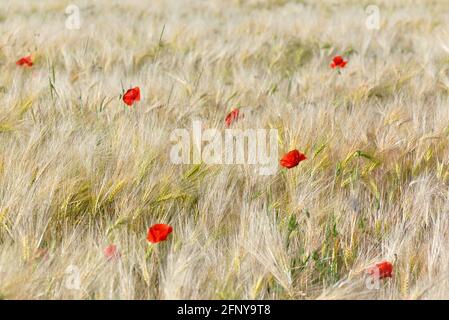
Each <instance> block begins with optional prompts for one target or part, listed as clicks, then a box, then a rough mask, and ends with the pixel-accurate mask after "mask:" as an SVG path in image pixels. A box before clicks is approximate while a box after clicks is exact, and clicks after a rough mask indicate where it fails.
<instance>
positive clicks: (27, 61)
mask: <svg viewBox="0 0 449 320" xmlns="http://www.w3.org/2000/svg"><path fill="white" fill-rule="evenodd" d="M16 64H17V65H18V66H24V65H26V66H28V67H31V66H32V65H33V61H32V60H31V56H27V57H23V58H20V59H19V60H17V62H16Z"/></svg>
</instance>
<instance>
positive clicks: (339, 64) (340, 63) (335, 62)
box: [331, 56, 348, 69]
mask: <svg viewBox="0 0 449 320" xmlns="http://www.w3.org/2000/svg"><path fill="white" fill-rule="evenodd" d="M347 63H348V61H345V60H343V57H342V56H335V57H334V59H332V63H331V68H332V69H335V68H344V67H345V66H346V64H347Z"/></svg>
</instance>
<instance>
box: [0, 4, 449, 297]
mask: <svg viewBox="0 0 449 320" xmlns="http://www.w3.org/2000/svg"><path fill="white" fill-rule="evenodd" d="M71 2H72V1H56V0H42V1H37V0H36V1H25V0H24V1H2V2H1V4H0V12H1V13H2V15H1V17H0V21H1V22H0V31H1V32H0V69H1V74H0V89H1V90H0V97H1V100H0V101H1V106H0V146H1V153H0V295H1V297H2V298H6V299H17V298H32V299H54V298H56V299H59V298H62V299H70V298H82V299H178V298H184V299H201V298H202V299H230V298H242V299H250V298H251V299H252V298H255V299H315V298H320V299H344V298H356V299H366V298H368V299H427V298H437V299H438V298H449V291H448V290H447V288H448V285H449V194H448V182H449V171H448V168H449V142H448V135H449V104H448V91H449V25H448V24H447V23H448V21H449V14H448V12H449V4H448V2H447V1H444V0H441V1H436V0H434V1H431V0H428V1H421V2H420V3H421V4H418V5H416V4H414V3H415V1H406V0H394V1H393V0H384V1H376V3H377V4H378V5H379V7H380V9H381V28H380V30H379V31H377V32H376V31H368V30H367V29H366V28H365V18H366V15H365V13H364V8H365V6H366V5H367V4H369V3H370V2H369V1H355V0H346V1H312V0H304V1H299V0H298V1H293V0H291V1H288V0H265V1H264V0H259V1H256V0H254V1H251V0H234V1H231V0H230V1H223V0H216V1H215V0H212V1H200V0H184V1H181V0H178V1H176V0H157V1H156V0H151V1H141V0H131V1H106V0H102V1H95V2H94V3H95V4H90V3H91V2H90V1H81V0H79V1H73V2H76V4H77V5H79V7H80V9H81V19H82V25H81V29H80V30H67V29H65V27H64V22H65V19H66V16H65V15H64V10H65V8H66V6H67V5H68V4H70V3H71ZM164 25H165V30H164V32H163V33H162V30H163V28H164ZM161 35H162V36H161ZM28 53H31V54H33V57H35V65H34V66H33V67H32V68H30V69H26V68H19V67H17V66H16V65H15V64H14V62H15V61H16V60H17V59H18V58H19V57H21V56H24V55H27V54H28ZM342 53H344V54H345V57H346V58H348V59H349V64H348V67H347V68H346V69H344V70H343V72H342V74H341V75H338V74H337V73H336V72H335V71H334V70H331V69H330V68H329V63H330V60H331V58H332V56H333V55H335V54H342ZM122 84H123V87H124V88H125V89H126V88H129V87H131V86H137V85H138V86H140V88H141V90H142V98H143V99H142V101H141V103H140V104H139V105H138V106H136V107H133V108H132V109H129V108H127V107H126V106H124V104H123V103H122V102H121V100H120V99H119V96H120V94H121V93H122ZM233 106H241V107H245V108H246V109H247V110H248V114H247V116H246V117H245V118H244V119H243V120H242V121H239V122H238V123H237V127H239V128H270V127H272V128H278V129H279V132H280V150H279V151H280V153H281V154H282V153H283V152H285V151H288V150H290V149H292V148H298V149H300V150H303V151H304V152H305V153H306V154H307V155H308V157H309V159H308V160H307V161H305V162H302V163H301V164H300V165H299V166H298V167H296V168H294V169H291V170H288V171H285V170H280V171H279V172H278V173H277V174H276V175H273V176H267V177H264V176H259V175H257V174H255V173H254V172H253V170H251V168H249V167H246V166H241V165H240V166H238V165H236V166H224V165H223V166H221V165H216V166H208V165H204V164H203V165H199V166H195V165H173V164H171V162H170V161H169V151H170V148H171V144H170V143H169V142H168V137H169V134H170V132H171V131H172V130H173V129H174V128H184V127H185V128H189V127H190V126H191V121H192V119H202V120H203V121H204V122H205V124H206V125H207V126H209V127H213V126H216V127H218V128H223V121H224V117H225V115H226V113H227V112H228V111H229V110H230V109H231V107H233ZM159 222H163V223H170V224H171V225H172V226H173V228H174V232H173V234H172V235H171V236H170V239H169V241H166V242H163V243H160V244H159V245H158V246H157V248H156V250H155V251H153V252H148V248H147V247H148V244H147V242H146V240H145V236H146V230H147V227H148V226H149V225H151V224H153V223H159ZM108 243H115V244H117V246H118V247H119V250H120V252H121V255H122V256H121V258H120V259H119V260H118V261H110V262H107V261H105V258H104V256H103V252H102V250H103V248H104V247H105V246H106V245H107V244H108ZM384 259H386V260H390V261H392V262H394V277H393V278H392V279H388V280H386V281H383V282H382V283H381V286H380V289H379V290H368V289H367V288H366V287H365V285H364V278H363V274H364V272H363V270H364V269H365V268H366V267H368V266H370V265H371V264H372V263H374V262H377V261H380V260H384ZM70 266H74V267H77V268H79V270H80V290H73V289H70V288H68V287H67V281H69V280H68V278H70V270H72V269H70ZM68 268H69V269H68Z"/></svg>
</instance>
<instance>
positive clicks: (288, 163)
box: [279, 149, 307, 169]
mask: <svg viewBox="0 0 449 320" xmlns="http://www.w3.org/2000/svg"><path fill="white" fill-rule="evenodd" d="M306 159H307V157H306V156H305V155H304V154H303V153H301V152H299V151H298V150H296V149H295V150H292V151H290V152H288V153H287V154H285V155H284V156H283V157H282V159H281V160H280V161H279V163H280V164H281V166H283V167H285V168H287V169H290V168H293V167H296V166H297V165H298V163H300V162H301V161H303V160H306Z"/></svg>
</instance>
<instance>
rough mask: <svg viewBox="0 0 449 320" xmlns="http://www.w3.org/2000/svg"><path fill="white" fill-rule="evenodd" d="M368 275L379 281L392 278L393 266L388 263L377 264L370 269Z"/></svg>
mask: <svg viewBox="0 0 449 320" xmlns="http://www.w3.org/2000/svg"><path fill="white" fill-rule="evenodd" d="M368 274H369V275H371V276H377V277H379V279H384V278H391V277H392V276H393V265H392V264H391V263H390V262H388V261H383V262H380V263H377V264H376V265H375V266H373V267H371V268H369V269H368Z"/></svg>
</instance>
